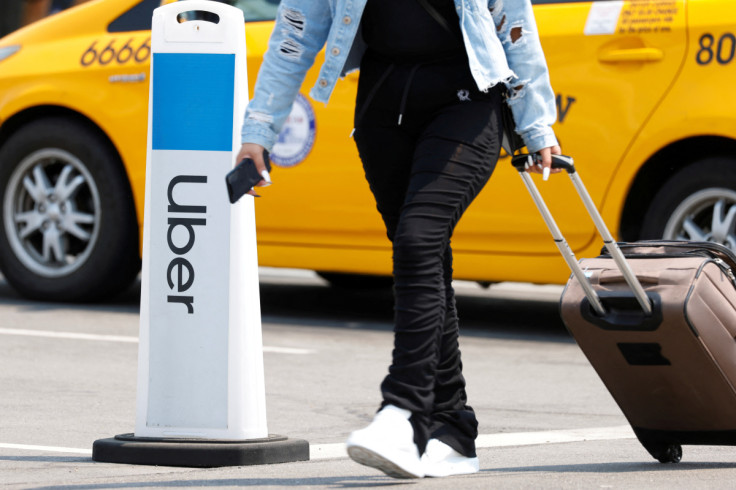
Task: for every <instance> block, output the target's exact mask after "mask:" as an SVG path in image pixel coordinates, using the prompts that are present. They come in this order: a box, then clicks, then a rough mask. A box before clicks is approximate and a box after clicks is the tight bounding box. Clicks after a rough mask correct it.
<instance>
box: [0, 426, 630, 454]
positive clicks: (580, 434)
mask: <svg viewBox="0 0 736 490" xmlns="http://www.w3.org/2000/svg"><path fill="white" fill-rule="evenodd" d="M635 438H636V436H635V435H634V431H633V430H631V427H630V426H628V425H621V426H616V427H594V428H589V429H567V430H548V431H541V432H517V433H508V434H481V435H479V436H478V439H477V440H476V441H475V444H476V447H477V448H478V449H484V448H494V447H508V446H534V445H541V444H562V443H567V442H584V441H615V440H620V439H635ZM0 449H17V450H21V451H41V452H53V453H73V454H85V455H91V454H92V450H91V449H77V448H71V447H53V446H30V445H26V444H5V443H0ZM347 456H348V454H347V451H346V449H345V444H343V443H335V444H311V445H310V446H309V458H310V459H311V460H318V459H340V458H347Z"/></svg>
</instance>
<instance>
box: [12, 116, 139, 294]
mask: <svg viewBox="0 0 736 490" xmlns="http://www.w3.org/2000/svg"><path fill="white" fill-rule="evenodd" d="M0 193H2V194H1V196H2V221H3V223H2V226H1V227H0V270H2V273H3V275H4V276H5V278H6V279H7V281H8V282H9V283H10V284H11V285H12V286H13V287H14V288H15V289H16V290H17V291H18V292H20V293H21V294H22V295H23V296H26V297H28V298H31V299H37V300H43V301H90V300H97V299H101V298H104V297H108V296H111V295H113V294H115V293H118V292H120V291H121V290H123V289H124V288H125V287H127V286H129V285H130V284H131V282H132V280H133V279H134V278H135V277H136V276H137V273H138V270H139V269H140V259H139V257H138V226H137V222H136V217H135V209H134V205H133V198H132V193H131V190H130V187H129V185H128V180H127V177H126V175H125V172H124V171H123V168H122V164H121V163H120V161H119V159H118V157H117V154H116V153H115V152H114V150H113V149H112V148H111V145H110V144H109V143H108V142H107V141H106V140H105V139H104V138H103V137H102V136H101V135H100V134H99V133H97V132H96V131H95V130H94V129H93V128H90V127H89V126H87V125H85V124H84V123H81V122H78V121H75V120H72V119H68V118H49V119H43V120H38V121H35V122H32V123H30V124H28V125H26V126H24V127H22V128H21V129H20V130H18V131H17V132H16V133H14V134H13V135H12V136H10V138H9V139H8V140H7V142H6V143H5V144H4V145H3V147H2V148H0Z"/></svg>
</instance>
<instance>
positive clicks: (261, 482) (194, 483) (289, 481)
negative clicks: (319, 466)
mask: <svg viewBox="0 0 736 490" xmlns="http://www.w3.org/2000/svg"><path fill="white" fill-rule="evenodd" d="M420 481H421V480H396V479H393V478H390V477H387V476H380V475H377V476H335V477H313V478H251V479H247V478H228V479H211V480H171V481H160V482H155V481H145V482H121V483H92V484H88V485H73V486H71V485H70V486H65V485H61V486H60V485H54V486H50V487H36V488H37V490H50V489H55V490H58V489H72V488H73V489H81V490H98V489H99V490H102V489H106V488H169V487H196V488H211V487H232V488H237V487H241V486H243V487H244V486H255V487H258V488H264V487H308V488H309V487H313V486H316V487H319V488H374V487H375V488H378V487H395V486H400V485H417V484H419V482H420Z"/></svg>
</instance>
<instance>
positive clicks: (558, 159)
mask: <svg viewBox="0 0 736 490" xmlns="http://www.w3.org/2000/svg"><path fill="white" fill-rule="evenodd" d="M539 161H541V160H539V158H538V156H537V155H536V154H534V155H529V154H527V153H523V154H521V155H514V156H513V157H511V165H513V166H514V168H515V169H516V170H518V171H519V172H523V171H525V170H526V169H528V168H529V167H531V166H533V165H535V164H536V163H537V162H539ZM552 168H561V169H563V170H565V171H566V172H567V173H568V174H574V173H575V164H574V163H573V160H572V157H569V156H567V155H552Z"/></svg>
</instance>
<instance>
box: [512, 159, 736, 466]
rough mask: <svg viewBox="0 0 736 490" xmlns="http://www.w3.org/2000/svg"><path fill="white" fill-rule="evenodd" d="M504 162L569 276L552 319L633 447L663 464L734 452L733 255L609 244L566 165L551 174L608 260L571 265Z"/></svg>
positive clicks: (669, 245) (655, 244)
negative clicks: (589, 221)
mask: <svg viewBox="0 0 736 490" xmlns="http://www.w3.org/2000/svg"><path fill="white" fill-rule="evenodd" d="M514 160H515V162H514V165H515V167H516V168H517V169H518V170H520V175H521V176H522V178H523V179H524V181H525V184H526V185H527V188H528V189H529V190H530V192H531V193H532V196H533V198H534V199H535V202H536V203H537V206H538V207H539V209H540V212H541V213H542V215H543V217H544V219H545V221H546V222H547V224H548V226H549V227H550V231H551V232H552V234H553V236H554V239H555V241H556V242H557V244H558V247H560V250H561V251H562V252H563V255H566V257H565V258H566V260H567V261H568V264H569V265H570V266H571V269H572V271H573V274H572V276H571V277H570V280H569V281H568V283H567V286H566V287H565V290H564V292H563V294H562V298H561V314H562V319H563V320H564V322H565V325H566V326H567V328H568V329H569V331H570V333H571V334H572V335H573V337H574V338H575V340H576V341H577V343H578V345H579V346H580V348H581V349H582V350H583V353H584V354H585V355H586V357H587V358H588V360H589V361H590V363H591V364H592V365H593V367H594V368H595V370H596V372H597V373H598V375H599V376H600V377H601V379H602V380H603V383H604V384H605V385H606V387H607V388H608V390H609V391H610V392H611V395H612V396H613V398H614V399H615V400H616V402H617V403H618V405H619V407H620V408H621V410H622V411H623V413H624V415H625V416H626V418H627V419H628V421H629V423H630V424H631V426H632V427H633V429H634V431H635V433H636V435H637V437H638V438H639V441H640V442H641V443H642V445H643V446H644V447H645V448H646V449H647V451H649V453H650V454H651V455H652V456H654V457H655V458H656V459H657V460H659V461H660V462H663V463H666V462H678V461H680V458H681V457H682V447H681V445H683V444H724V445H736V390H735V389H734V387H735V386H736V341H735V340H734V338H735V337H736V281H735V280H734V274H733V272H732V270H736V256H734V254H733V253H732V252H731V251H730V250H729V249H727V248H725V247H722V246H720V245H717V244H714V243H694V242H674V241H650V242H634V243H621V244H617V243H616V242H615V241H613V239H612V237H611V235H610V233H609V232H608V230H607V229H606V227H605V224H603V221H602V219H601V217H600V214H599V213H598V211H597V210H596V209H595V206H594V205H593V203H592V200H591V199H590V197H589V195H588V193H587V191H586V190H585V187H584V186H583V184H582V182H581V181H580V179H579V177H578V176H577V173H576V172H575V169H574V166H573V165H572V161H571V160H570V161H562V162H561V163H559V162H558V164H557V165H556V166H559V167H562V168H565V169H566V170H567V172H568V174H569V175H570V177H571V178H572V179H573V184H574V185H575V187H576V189H577V190H578V193H579V194H580V195H581V198H582V199H583V202H584V203H585V205H586V208H588V211H589V212H590V213H591V216H592V217H593V220H594V221H595V222H596V226H597V227H598V229H599V231H600V233H601V235H602V236H603V240H604V243H605V245H606V250H607V252H608V253H605V254H603V255H601V256H600V257H597V258H592V259H583V260H581V261H580V263H579V264H578V262H577V261H576V260H575V258H574V255H573V254H572V252H571V251H570V249H569V247H568V246H567V243H566V242H565V240H564V238H562V236H561V234H560V233H559V230H558V229H557V227H556V225H554V220H552V217H551V216H550V215H549V211H548V210H547V208H546V206H545V205H544V201H543V200H542V198H541V195H539V192H538V191H537V189H536V187H535V186H534V183H533V181H532V179H531V177H530V176H529V174H527V173H526V172H523V171H522V170H523V168H524V163H525V162H524V160H523V159H522V158H521V156H518V157H515V158H514ZM622 250H623V253H622ZM624 255H625V257H626V258H624ZM645 310H647V311H645Z"/></svg>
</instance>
